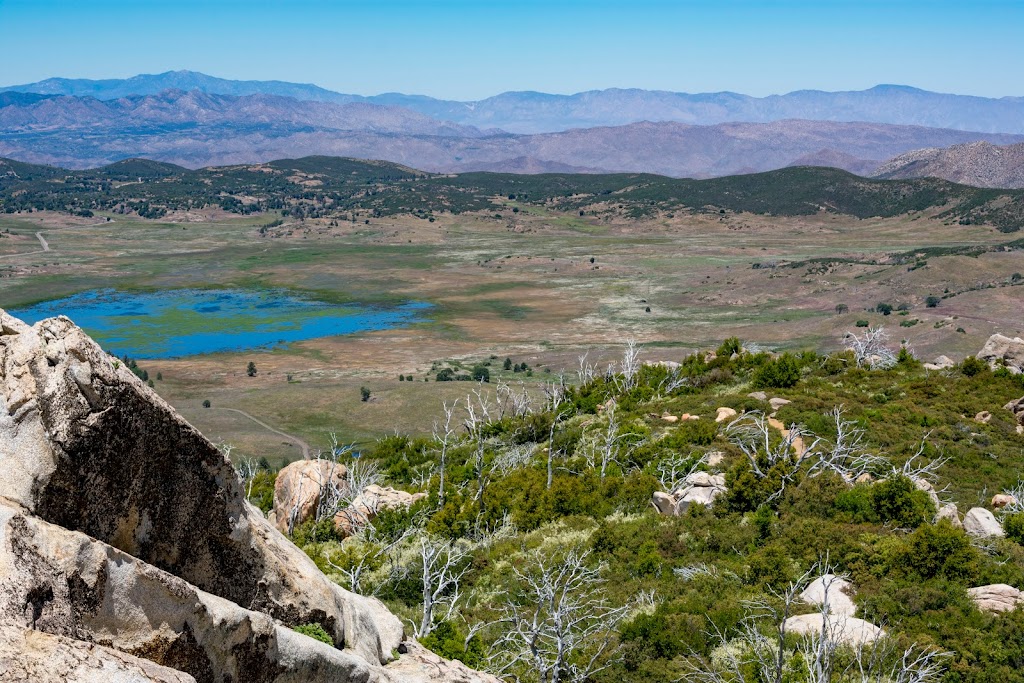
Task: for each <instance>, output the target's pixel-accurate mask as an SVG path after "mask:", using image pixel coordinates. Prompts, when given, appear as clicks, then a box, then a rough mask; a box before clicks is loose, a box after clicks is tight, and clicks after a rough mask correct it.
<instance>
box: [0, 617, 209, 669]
mask: <svg viewBox="0 0 1024 683" xmlns="http://www.w3.org/2000/svg"><path fill="white" fill-rule="evenodd" d="M0 681H4V682H5V683H196V679H194V678H192V676H189V675H188V674H186V673H182V672H180V671H176V670H174V669H169V668H167V667H164V666H160V665H159V664H154V663H153V662H151V661H149V660H146V659H142V658H141V657H133V656H131V655H127V654H124V653H123V652H118V651H117V650H112V649H110V648H106V647H103V646H101V645H94V644H92V643H84V642H82V641H79V640H72V639H71V638H62V637H61V636H55V635H52V634H50V633H45V632H43V631H33V630H32V629H27V628H21V627H19V626H13V625H10V624H0Z"/></svg>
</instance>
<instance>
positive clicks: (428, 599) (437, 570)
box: [415, 533, 470, 639]
mask: <svg viewBox="0 0 1024 683" xmlns="http://www.w3.org/2000/svg"><path fill="white" fill-rule="evenodd" d="M417 545H418V546H419V562H420V572H421V573H420V578H421V580H422V582H423V593H422V595H423V604H422V607H423V614H422V616H421V618H420V623H419V626H418V627H415V632H416V637H417V638H420V639H422V638H426V637H427V636H428V635H430V633H431V631H433V630H434V625H435V619H436V618H437V617H438V616H440V620H441V621H447V620H448V619H451V618H452V616H453V615H454V614H455V613H456V610H457V608H458V603H459V600H460V598H461V594H460V592H459V582H460V581H461V580H462V577H463V576H465V574H466V572H468V571H469V566H470V565H469V562H468V559H469V555H470V551H469V549H468V548H467V547H466V546H463V545H458V544H456V543H453V542H452V541H450V540H448V539H441V538H437V537H434V536H431V535H429V534H426V533H424V534H421V535H420V537H419V539H418V541H417Z"/></svg>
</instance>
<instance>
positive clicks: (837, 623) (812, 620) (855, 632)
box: [785, 613, 885, 647]
mask: <svg viewBox="0 0 1024 683" xmlns="http://www.w3.org/2000/svg"><path fill="white" fill-rule="evenodd" d="M826 627H827V628H828V631H829V633H830V634H831V635H832V637H833V638H835V640H837V641H838V642H840V643H842V644H843V645H849V646H850V647H857V646H859V645H868V644H870V643H873V642H875V641H876V640H878V639H879V638H881V637H883V636H884V635H885V631H883V630H882V629H881V628H880V627H878V626H875V625H874V624H872V623H871V622H868V621H864V620H863V619H858V618H857V617H848V616H844V615H840V614H830V615H828V616H827V617H825V616H822V615H821V613H815V614H800V615H797V616H795V617H790V618H789V619H786V621H785V628H786V632H787V633H795V634H797V635H806V636H815V635H819V634H821V632H822V630H823V629H825V628H826Z"/></svg>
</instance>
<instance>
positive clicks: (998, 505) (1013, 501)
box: [992, 493, 1020, 510]
mask: <svg viewBox="0 0 1024 683" xmlns="http://www.w3.org/2000/svg"><path fill="white" fill-rule="evenodd" d="M1007 505H1012V506H1017V505H1020V501H1018V500H1017V497H1016V496H1014V495H1012V494H1009V493H997V494H996V495H994V496H992V507H993V508H995V509H996V510H1001V509H1002V508H1004V507H1006V506H1007Z"/></svg>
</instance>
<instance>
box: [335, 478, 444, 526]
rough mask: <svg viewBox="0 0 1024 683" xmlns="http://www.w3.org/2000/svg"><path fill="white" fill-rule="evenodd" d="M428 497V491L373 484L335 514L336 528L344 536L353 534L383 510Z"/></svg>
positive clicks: (402, 506)
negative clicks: (405, 489)
mask: <svg viewBox="0 0 1024 683" xmlns="http://www.w3.org/2000/svg"><path fill="white" fill-rule="evenodd" d="M426 497H427V494H426V493H422V492H420V493H409V492H408V491H399V490H398V489H393V488H391V487H390V486H377V485H376V484H371V485H370V486H367V487H366V488H365V489H363V492H362V493H360V494H359V495H358V496H356V498H355V500H353V501H352V503H351V504H350V505H349V506H348V507H347V508H345V509H344V510H341V511H340V512H338V514H336V515H335V516H334V528H335V529H337V530H338V532H339V533H340V534H341V535H342V536H344V537H347V536H351V535H352V534H353V533H355V532H356V531H357V530H358V529H359V528H360V527H362V526H365V525H366V523H367V522H372V521H373V520H374V519H376V518H377V515H378V514H379V513H380V512H381V511H382V510H395V509H398V508H408V507H409V506H411V505H412V504H413V503H415V502H417V501H420V500H423V499H424V498H426Z"/></svg>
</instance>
